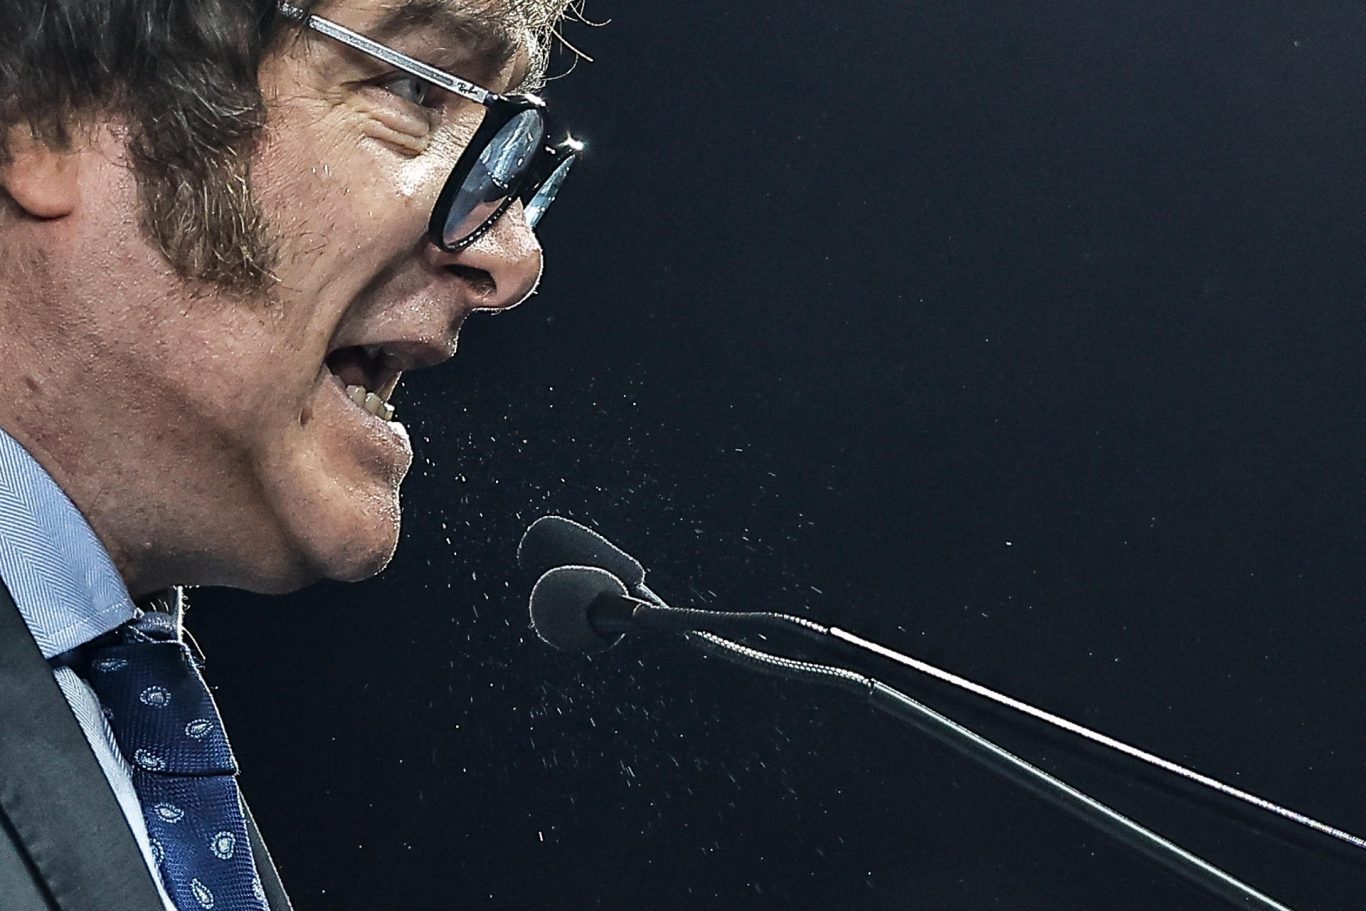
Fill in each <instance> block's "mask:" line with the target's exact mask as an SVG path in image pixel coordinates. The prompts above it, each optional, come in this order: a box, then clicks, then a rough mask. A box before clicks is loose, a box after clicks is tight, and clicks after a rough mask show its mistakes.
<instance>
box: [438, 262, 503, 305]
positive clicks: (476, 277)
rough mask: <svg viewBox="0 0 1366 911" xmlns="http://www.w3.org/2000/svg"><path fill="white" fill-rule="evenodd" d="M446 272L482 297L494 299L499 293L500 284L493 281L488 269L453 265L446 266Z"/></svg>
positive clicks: (458, 264)
mask: <svg viewBox="0 0 1366 911" xmlns="http://www.w3.org/2000/svg"><path fill="white" fill-rule="evenodd" d="M446 271H447V272H450V273H451V274H452V275H454V276H455V277H456V278H458V279H460V280H461V281H462V282H464V283H465V284H466V285H468V286H469V289H470V290H471V291H473V292H474V293H475V294H477V295H478V296H480V297H492V296H493V295H494V294H495V293H496V292H497V291H498V283H497V282H496V281H494V280H493V275H492V274H491V273H489V271H488V270H487V269H479V268H476V267H475V266H466V265H462V264H460V263H451V264H449V265H448V266H446Z"/></svg>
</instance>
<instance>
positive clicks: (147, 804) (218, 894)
mask: <svg viewBox="0 0 1366 911" xmlns="http://www.w3.org/2000/svg"><path fill="white" fill-rule="evenodd" d="M88 657H89V664H88V673H87V679H88V680H89V682H90V686H91V687H92V688H93V689H94V690H95V694H96V695H97V696H99V699H100V702H101V704H102V705H103V706H104V712H105V717H107V718H108V719H109V726H110V727H111V728H112V729H113V731H114V739H115V740H117V741H118V744H119V749H120V750H121V751H122V752H123V754H124V757H125V758H126V759H127V760H128V764H129V766H130V767H131V768H132V773H133V787H134V788H135V789H136V790H137V794H138V799H139V801H140V802H141V804H142V813H143V816H144V818H145V819H146V821H147V834H148V836H149V837H150V839H151V844H152V856H153V859H155V860H156V863H157V868H158V870H159V872H160V873H161V880H162V883H163V884H164V885H165V886H166V891H167V893H168V894H169V895H170V896H171V900H172V901H174V902H175V905H176V907H177V908H178V909H179V911H269V907H268V906H267V904H266V896H265V891H264V890H263V889H262V887H261V880H260V878H259V877H258V876H257V874H256V864H255V862H254V861H253V860H252V856H251V843H250V842H249V841H248V838H247V827H246V822H245V819H244V817H243V814H242V805H241V802H240V801H241V798H240V796H239V794H238V791H237V780H236V775H237V762H236V760H235V759H233V755H232V748H231V747H230V746H229V745H228V738H227V735H226V734H225V733H224V731H223V722H222V720H221V719H220V718H219V716H218V709H217V707H216V706H215V705H214V702H213V697H212V696H210V695H209V689H208V687H206V686H205V685H204V679H203V678H202V677H201V676H200V675H199V667H198V663H197V662H196V660H195V658H194V656H193V655H191V653H190V650H189V648H187V647H186V645H185V643H184V642H182V641H180V639H179V638H178V636H177V630H176V624H175V621H174V620H173V619H172V618H171V617H169V616H168V615H166V614H163V613H158V612H149V613H146V614H143V615H142V616H141V617H140V618H139V619H137V620H135V621H134V622H133V623H131V624H129V625H128V626H125V627H123V628H121V629H120V630H119V631H117V632H116V633H115V634H114V635H113V637H112V644H109V645H104V646H100V647H96V648H93V649H92V650H91V651H90V653H89V656H88Z"/></svg>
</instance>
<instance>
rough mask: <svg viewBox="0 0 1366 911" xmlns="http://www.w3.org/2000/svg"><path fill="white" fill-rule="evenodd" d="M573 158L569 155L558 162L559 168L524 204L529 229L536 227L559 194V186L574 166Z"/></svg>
mask: <svg viewBox="0 0 1366 911" xmlns="http://www.w3.org/2000/svg"><path fill="white" fill-rule="evenodd" d="M574 160H575V156H573V155H570V156H569V157H568V158H566V159H565V160H564V161H562V162H560V165H559V167H557V168H555V170H554V171H552V172H551V174H550V177H548V178H547V179H546V182H545V183H543V184H541V187H540V189H539V190H537V191H536V193H535V195H534V196H532V197H531V199H529V200H527V203H526V223H527V224H529V225H531V227H533V228H534V227H536V225H537V224H538V223H539V222H540V220H541V216H542V215H544V214H545V210H546V209H547V208H549V207H550V204H551V203H552V202H554V201H555V196H556V194H558V193H559V192H560V185H561V184H563V183H564V179H565V177H566V176H568V174H569V168H570V167H571V166H572V165H573V164H574Z"/></svg>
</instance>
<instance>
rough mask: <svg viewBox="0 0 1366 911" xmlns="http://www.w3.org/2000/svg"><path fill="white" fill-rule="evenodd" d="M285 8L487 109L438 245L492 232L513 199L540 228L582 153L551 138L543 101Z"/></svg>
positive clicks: (445, 203)
mask: <svg viewBox="0 0 1366 911" xmlns="http://www.w3.org/2000/svg"><path fill="white" fill-rule="evenodd" d="M279 9H280V14H281V15H283V16H285V17H287V18H290V19H294V20H297V21H298V22H299V23H301V24H302V25H304V26H306V27H307V28H311V29H313V30H314V31H316V32H319V33H320V34H323V35H326V36H327V37H329V38H332V39H334V40H336V41H340V42H341V43H342V44H345V45H347V46H348V47H351V48H354V49H355V50H358V51H360V52H361V53H362V54H367V55H369V56H371V57H374V58H375V59H376V60H381V61H383V62H384V63H387V64H389V65H390V66H392V67H394V68H395V69H398V70H401V71H402V72H404V73H407V74H408V75H409V76H414V77H416V78H418V79H421V80H422V81H423V82H427V83H430V84H431V85H434V86H436V87H437V88H439V89H443V90H444V91H447V92H450V93H452V94H454V95H458V96H460V97H461V98H466V99H468V100H470V101H473V102H475V103H477V104H482V105H483V106H484V107H485V108H487V109H488V111H487V113H486V114H485V115H484V119H483V121H482V122H481V123H480V124H479V128H478V129H477V130H475V133H474V136H473V137H472V138H471V139H470V142H469V145H467V146H466V147H465V151H464V152H463V153H461V155H460V159H459V160H458V161H457V162H456V163H455V167H454V168H453V169H452V170H451V173H450V176H449V177H447V178H446V183H445V186H443V187H442V189H441V194H440V195H439V196H438V197H437V199H436V205H435V206H434V207H433V208H432V218H431V222H430V224H429V225H428V229H427V231H428V235H429V236H430V237H431V240H432V243H434V244H436V245H437V246H438V247H440V248H441V249H443V250H447V251H451V252H454V251H457V250H463V249H464V248H465V247H468V246H469V245H470V244H472V243H474V242H475V241H477V240H478V239H479V238H480V237H482V236H483V235H484V234H485V233H487V232H488V230H489V229H490V228H492V227H493V225H494V223H495V222H497V221H498V219H499V218H501V217H502V215H503V213H504V212H506V211H507V210H508V207H509V206H511V205H512V203H513V200H520V201H521V203H522V207H523V212H524V213H525V216H526V221H527V224H528V225H529V226H531V227H532V228H535V227H536V225H537V224H538V223H539V222H540V220H541V216H543V215H544V214H545V210H546V209H547V208H548V207H549V206H550V204H551V203H552V202H554V201H555V196H556V194H558V193H559V191H560V187H561V185H563V183H564V179H565V177H566V176H567V175H568V174H569V169H570V168H571V167H573V165H574V162H575V160H577V158H578V156H579V154H580V153H581V152H582V151H583V144H582V143H580V142H579V141H577V140H575V139H572V138H567V139H565V140H563V141H561V142H559V143H556V144H550V143H548V142H547V141H546V135H547V133H548V129H549V127H548V125H547V122H546V109H545V102H544V101H542V100H541V99H540V98H538V97H536V96H535V95H501V94H499V93H497V92H492V91H489V90H488V89H486V88H483V87H482V86H478V85H475V84H474V83H473V82H468V81H466V80H464V79H461V78H460V77H459V76H454V75H452V74H450V73H447V72H444V71H442V70H438V69H436V68H435V67H431V66H428V65H427V64H425V63H423V62H422V61H421V60H416V59H414V58H412V57H409V56H408V55H406V54H401V53H399V52H398V51H396V50H394V49H393V48H391V47H388V46H387V45H383V44H380V43H379V42H378V41H372V40H371V39H369V38H367V37H365V36H364V35H361V34H358V33H356V32H353V31H351V30H350V29H349V28H346V27H345V26H341V25H338V24H337V23H335V22H333V21H331V20H330V19H324V18H322V17H321V16H314V15H311V14H306V13H304V11H303V10H301V9H299V8H298V7H296V6H293V5H291V4H289V3H281V4H280V7H279Z"/></svg>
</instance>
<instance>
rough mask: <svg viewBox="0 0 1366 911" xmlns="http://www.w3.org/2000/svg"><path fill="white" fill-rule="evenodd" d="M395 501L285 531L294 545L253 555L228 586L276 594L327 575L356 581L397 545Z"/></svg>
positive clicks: (380, 563) (373, 572)
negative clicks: (378, 511)
mask: <svg viewBox="0 0 1366 911" xmlns="http://www.w3.org/2000/svg"><path fill="white" fill-rule="evenodd" d="M398 534H399V514H398V505H397V503H395V504H394V507H393V509H392V511H389V510H386V511H385V514H384V515H381V516H375V515H366V516H356V515H354V514H353V515H351V516H349V517H347V518H346V519H344V520H333V521H319V520H317V519H316V518H314V520H313V521H310V522H308V523H307V524H306V527H304V528H302V529H300V530H299V533H297V534H295V535H293V536H291V537H292V538H293V542H294V546H292V547H290V546H282V547H279V548H272V549H271V551H270V552H269V553H266V554H261V555H259V558H258V559H257V560H255V561H252V562H253V564H254V565H253V567H252V569H251V570H250V571H248V572H247V573H246V574H245V576H246V578H244V579H242V580H240V582H239V584H237V585H236V586H234V587H237V588H245V589H247V590H249V591H253V592H257V593H259V594H263V595H282V594H287V593H289V592H292V591H297V590H298V589H300V588H303V587H304V586H306V585H311V584H312V583H314V582H319V581H321V580H323V579H331V580H333V581H336V582H360V581H362V580H364V579H369V578H370V577H372V576H374V575H376V574H378V573H379V572H380V571H381V570H383V569H384V568H385V567H386V566H388V565H389V562H390V561H391V560H392V559H393V557H394V551H395V550H396V549H397V548H398Z"/></svg>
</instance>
